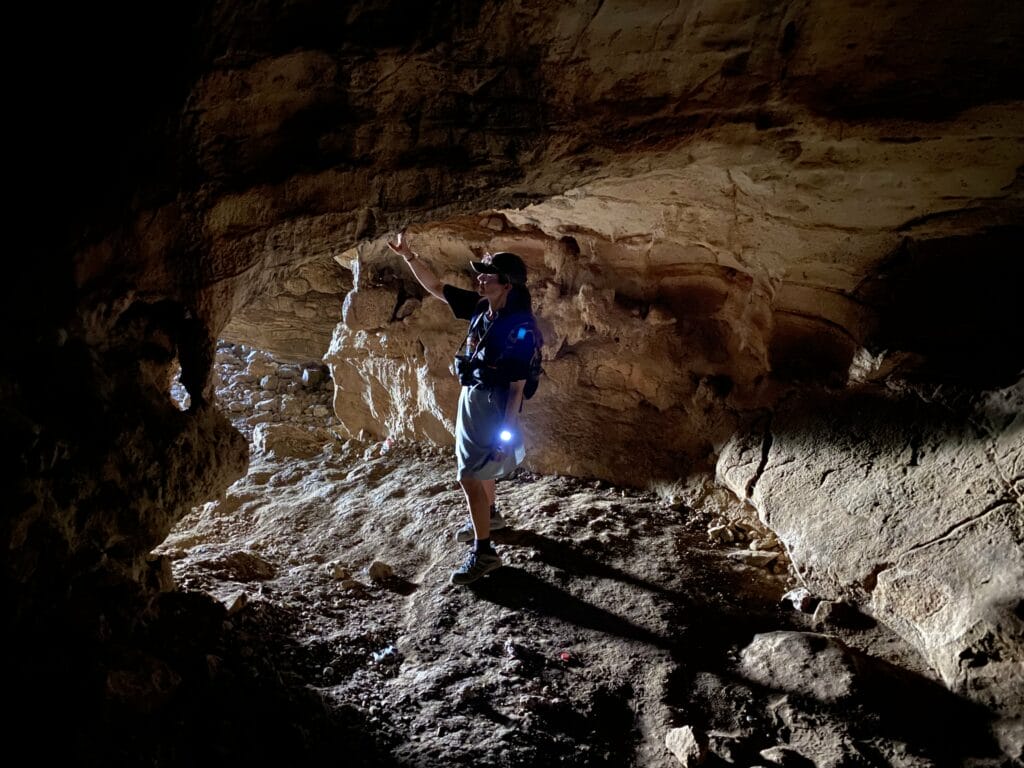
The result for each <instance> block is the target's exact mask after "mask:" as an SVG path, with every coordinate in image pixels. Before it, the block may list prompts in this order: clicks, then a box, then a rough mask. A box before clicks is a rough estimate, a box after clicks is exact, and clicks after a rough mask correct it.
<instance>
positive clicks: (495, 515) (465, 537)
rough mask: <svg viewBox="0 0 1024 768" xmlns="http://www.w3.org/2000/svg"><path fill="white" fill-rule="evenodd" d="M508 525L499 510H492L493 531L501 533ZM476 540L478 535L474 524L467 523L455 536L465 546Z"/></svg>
mask: <svg viewBox="0 0 1024 768" xmlns="http://www.w3.org/2000/svg"><path fill="white" fill-rule="evenodd" d="M506 525H508V523H506V522H505V518H503V517H502V516H501V513H500V512H499V511H498V510H497V509H493V508H492V509H491V530H492V531H500V530H501V529H502V528H504V527H505V526H506ZM474 538H476V533H475V532H474V531H473V524H472V523H466V524H465V525H464V526H462V527H461V528H459V530H458V532H457V533H456V534H455V540H456V541H458V542H461V543H463V544H468V543H469V542H471V541H473V539H474Z"/></svg>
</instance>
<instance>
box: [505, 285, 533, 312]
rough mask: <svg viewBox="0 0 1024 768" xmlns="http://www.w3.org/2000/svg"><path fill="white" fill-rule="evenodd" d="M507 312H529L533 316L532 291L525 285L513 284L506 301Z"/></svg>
mask: <svg viewBox="0 0 1024 768" xmlns="http://www.w3.org/2000/svg"><path fill="white" fill-rule="evenodd" d="M505 310H506V311H507V312H510V313H511V312H529V313H530V314H531V315H532V314H533V297H532V296H530V289H529V288H527V287H526V286H525V285H516V284H514V283H513V284H512V288H511V290H509V292H508V298H506V299H505Z"/></svg>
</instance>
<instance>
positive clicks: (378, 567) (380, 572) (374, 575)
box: [366, 560, 395, 581]
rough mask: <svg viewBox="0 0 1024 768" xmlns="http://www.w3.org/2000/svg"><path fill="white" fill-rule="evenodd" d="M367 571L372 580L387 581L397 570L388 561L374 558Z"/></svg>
mask: <svg viewBox="0 0 1024 768" xmlns="http://www.w3.org/2000/svg"><path fill="white" fill-rule="evenodd" d="M366 573H367V575H369V577H370V580H371V581H387V580H388V579H390V578H392V577H394V575H395V570H394V569H393V568H392V567H391V566H390V565H388V564H387V563H384V562H381V561H380V560H374V561H373V562H372V563H370V567H369V568H367V569H366Z"/></svg>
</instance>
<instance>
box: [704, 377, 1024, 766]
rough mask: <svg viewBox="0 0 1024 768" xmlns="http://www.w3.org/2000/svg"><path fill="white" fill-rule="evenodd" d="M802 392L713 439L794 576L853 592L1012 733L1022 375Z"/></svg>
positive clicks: (1012, 749) (1022, 641) (1023, 546)
mask: <svg viewBox="0 0 1024 768" xmlns="http://www.w3.org/2000/svg"><path fill="white" fill-rule="evenodd" d="M933 397H934V398H935V399H931V398H929V399H922V398H921V397H920V395H919V394H918V393H916V392H913V391H906V392H902V393H892V392H888V391H879V390H870V389H869V390H865V391H860V392H856V393H851V394H849V395H844V396H836V395H832V396H821V395H819V396H817V397H810V396H804V397H802V398H794V399H792V400H790V401H787V403H786V404H785V405H783V406H781V407H779V408H778V409H777V410H776V411H775V412H774V414H773V415H772V416H771V417H770V420H768V419H766V420H762V421H761V422H759V423H757V424H755V425H754V427H753V428H752V429H751V430H750V431H748V432H746V433H743V434H742V436H741V437H739V438H737V439H736V440H734V441H732V442H731V443H730V444H729V445H728V446H727V447H726V448H725V450H724V451H723V452H722V455H721V458H720V459H719V462H718V475H719V477H720V478H721V479H722V481H723V482H724V483H726V484H727V485H728V486H729V487H730V488H732V489H733V490H734V491H735V492H736V494H737V495H738V496H740V497H741V498H747V499H749V500H750V501H751V503H753V504H754V505H755V506H756V507H757V509H758V511H759V514H760V517H761V519H762V521H764V522H765V523H766V524H767V525H769V526H770V527H771V528H772V529H773V530H774V531H775V532H776V533H777V534H778V536H779V538H780V539H781V540H782V542H783V543H784V544H785V546H786V548H787V551H788V552H789V555H790V557H791V558H792V560H793V563H794V565H795V567H796V569H797V571H798V573H799V574H800V577H801V579H802V580H803V581H804V582H805V583H806V584H808V585H810V586H811V587H812V588H813V589H814V590H816V591H817V592H819V593H820V594H822V595H827V596H830V597H834V598H836V599H846V600H850V601H852V602H855V603H858V604H861V605H863V606H865V607H866V608H867V609H868V610H870V612H871V613H872V614H873V615H874V616H876V617H877V618H878V619H880V620H881V621H884V622H885V623H886V624H888V625H889V626H892V627H893V628H894V629H896V630H897V631H899V632H900V634H902V635H903V636H904V637H906V638H907V639H908V640H909V641H910V642H912V643H914V644H915V645H917V646H918V647H920V648H921V650H922V652H923V653H924V655H925V657H926V658H927V659H928V661H929V662H930V663H931V664H932V665H933V666H934V667H935V669H936V670H937V671H938V672H939V674H940V675H941V676H942V678H943V680H944V681H945V682H946V683H947V684H948V685H949V686H950V687H951V688H952V689H954V690H956V691H959V692H961V693H963V694H964V695H965V696H967V697H968V698H970V699H972V700H975V701H979V702H981V703H983V704H985V705H986V706H988V707H991V708H992V709H993V710H994V711H996V712H998V713H999V715H1000V717H1001V718H1002V722H1001V723H1000V724H999V730H1000V733H1001V734H1002V738H1003V739H1004V743H1005V747H1006V749H1007V752H1008V753H1011V754H1016V753H1018V752H1019V750H1020V749H1021V746H1022V744H1024V741H1022V738H1024V731H1022V728H1024V722H1022V721H1021V712H1022V711H1024V677H1022V675H1024V672H1022V663H1021V662H1022V660H1024V618H1022V617H1021V615H1020V614H1021V595H1022V594H1024V497H1022V495H1021V483H1022V478H1024V475H1022V469H1024V464H1022V462H1024V422H1022V418H1024V417H1022V414H1024V388H1022V385H1021V383H1018V384H1017V385H1015V386H1013V387H1010V388H1007V389H1004V390H1000V391H995V392H992V393H991V394H989V395H987V396H985V397H982V398H972V399H967V400H966V401H961V402H957V399H956V398H954V397H952V396H951V395H949V394H947V395H946V396H945V397H941V396H940V394H939V393H934V395H933Z"/></svg>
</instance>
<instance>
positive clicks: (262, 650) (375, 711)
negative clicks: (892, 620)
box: [157, 413, 1000, 768]
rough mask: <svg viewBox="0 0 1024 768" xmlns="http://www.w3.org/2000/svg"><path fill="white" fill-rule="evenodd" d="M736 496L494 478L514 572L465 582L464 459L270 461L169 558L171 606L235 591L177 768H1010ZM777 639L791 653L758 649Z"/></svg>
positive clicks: (167, 550) (911, 659)
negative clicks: (801, 569)
mask: <svg viewBox="0 0 1024 768" xmlns="http://www.w3.org/2000/svg"><path fill="white" fill-rule="evenodd" d="M241 416H242V415H240V414H238V413H236V414H235V417H236V418H241ZM730 499H731V497H730V496H729V495H728V494H727V493H725V492H724V491H722V490H721V489H716V488H714V486H713V484H712V483H711V481H710V479H709V478H704V479H703V480H700V479H698V480H693V481H691V483H690V485H689V486H687V487H685V488H684V487H680V488H679V489H676V492H675V494H674V495H671V496H669V497H666V496H665V495H664V494H662V495H658V494H655V493H652V492H646V491H642V490H637V489H628V488H618V487H612V486H610V485H608V484H606V483H604V482H601V481H594V480H583V479H574V478H567V477H551V476H538V475H534V474H531V473H529V472H526V471H519V472H518V473H517V474H516V475H514V476H513V477H512V478H510V479H508V480H506V481H503V482H500V483H499V485H498V506H499V508H500V510H501V511H502V513H503V515H504V516H505V517H506V518H507V519H508V521H509V523H510V526H509V528H507V529H506V530H504V531H500V532H496V533H495V534H494V541H495V543H496V545H497V550H498V552H499V554H500V556H501V558H502V559H503V561H504V566H503V567H502V568H500V569H499V570H497V571H495V572H494V573H492V574H489V575H487V576H485V577H484V578H482V579H481V580H479V581H477V582H476V583H474V584H472V585H470V586H468V587H457V586H452V585H451V584H450V583H449V576H450V574H451V572H452V570H453V569H454V568H455V567H457V566H458V564H459V562H460V561H461V559H462V558H463V557H464V556H465V555H466V553H467V552H468V547H467V545H464V544H459V543H457V542H456V541H455V538H454V534H455V532H456V530H457V529H458V528H459V527H460V526H461V525H462V524H464V522H465V521H466V519H467V518H466V511H465V505H464V501H463V498H462V494H461V492H460V491H459V490H458V486H457V484H456V483H455V481H454V461H453V458H452V456H451V449H448V448H438V447H434V446H427V445H415V444H393V445H390V446H385V445H382V444H375V443H360V442H357V441H354V440H351V441H348V442H345V443H343V442H341V441H337V442H334V443H331V444H329V445H327V446H326V447H325V449H324V450H323V451H322V452H321V453H319V454H317V455H315V456H312V457H309V458H295V457H280V458H278V457H275V456H273V455H267V454H261V453H258V452H255V451H254V454H253V457H252V463H251V467H250V470H249V473H248V475H247V476H246V477H245V478H243V479H241V480H239V481H238V482H237V483H235V484H234V485H233V486H231V488H230V489H229V490H228V491H227V493H226V495H225V496H224V497H223V498H222V499H219V500H216V501H211V502H210V503H207V504H205V505H203V506H201V507H198V508H196V509H195V510H194V511H193V512H192V513H191V514H190V515H189V516H187V517H186V518H185V519H184V520H182V521H181V523H180V525H179V526H178V527H177V528H176V529H175V531H174V532H173V534H172V535H171V536H170V537H169V538H168V539H167V541H166V542H165V543H164V544H163V545H162V546H161V547H160V548H159V550H157V554H162V555H166V556H167V557H168V558H169V559H170V561H171V563H172V566H173V573H174V577H175V579H176V581H177V584H178V590H177V592H175V593H174V595H175V598H174V599H177V600H180V601H182V603H183V605H184V604H185V603H189V604H190V605H192V604H193V603H194V605H192V608H191V609H190V610H192V611H193V612H194V610H195V605H202V604H203V602H202V601H203V600H208V598H207V596H212V597H213V598H215V602H214V601H208V602H209V603H210V605H211V606H213V607H212V608H210V609H209V613H210V620H209V627H208V630H205V631H208V637H207V638H206V643H207V645H209V644H212V643H215V644H216V645H217V649H218V650H217V651H216V652H215V653H206V654H205V664H206V665H207V669H205V670H204V675H203V676H202V677H203V679H204V680H205V681H206V682H204V683H202V685H201V686H200V689H199V690H197V691H195V692H194V694H193V695H192V696H191V697H190V698H189V699H188V701H191V702H202V703H201V704H198V703H197V704H195V710H193V711H190V712H188V713H184V712H183V713H182V715H181V718H180V722H179V723H178V725H177V726H174V727H172V736H173V738H168V739H167V741H168V742H169V743H173V744H174V745H176V746H173V747H172V746H168V747H166V748H165V749H166V750H168V751H169V753H168V754H166V755H164V757H165V758H167V760H166V762H168V763H174V764H188V763H189V762H190V759H191V757H192V753H191V751H194V752H195V761H196V762H197V763H199V762H209V763H210V764H217V763H218V762H227V763H234V764H243V763H248V764H253V763H259V764H275V765H282V764H284V765H313V764H316V765H322V764H325V765H356V766H385V765H388V766H391V765H394V766H422V767H424V768H426V767H428V766H459V765H472V766H548V765H560V766H672V765H680V764H687V765H691V764H692V765H695V764H697V762H698V761H701V760H702V761H703V764H704V765H711V766H716V765H737V766H755V765H764V766H771V765H784V766H801V765H805V766H806V765H815V766H819V768H824V767H826V766H854V765H858V766H859V765H863V766H890V765H891V766H945V765H949V766H953V765H958V766H959V765H978V766H982V765H985V766H989V765H991V766H996V765H1000V763H999V761H998V759H997V758H996V757H994V756H993V754H992V753H991V751H990V749H989V744H988V742H987V741H986V740H985V737H984V736H983V735H982V731H983V723H981V722H980V721H979V720H978V718H977V717H976V716H975V715H974V714H972V713H971V712H969V711H967V710H966V709H965V708H964V707H963V706H962V705H961V704H960V703H959V702H958V701H956V700H955V699H953V698H952V697H951V696H950V695H948V694H947V693H946V692H945V691H944V689H942V688H941V687H940V686H938V685H937V684H936V683H935V681H934V679H933V676H932V674H931V672H930V671H929V670H928V669H926V668H925V667H924V666H923V665H922V664H921V662H920V659H919V658H918V657H917V656H916V654H915V653H914V652H913V651H912V650H911V648H910V647H909V646H908V645H906V644H905V643H904V642H903V641H901V640H900V639H899V638H897V637H896V636H895V635H893V634H892V633H891V632H889V631H888V630H887V629H885V628H884V627H881V626H878V625H876V624H875V623H874V622H872V621H871V620H870V619H868V618H867V617H863V616H859V615H856V614H855V613H852V612H850V611H845V612H844V611H843V610H841V609H842V607H843V606H841V605H837V606H832V607H833V608H835V610H833V611H832V612H831V614H829V615H825V614H824V612H822V611H820V610H819V612H818V614H817V619H815V618H813V617H812V613H811V608H812V607H813V606H814V605H815V604H818V600H817V599H816V598H814V596H809V597H808V599H807V601H806V602H805V604H804V605H803V610H798V607H797V606H796V605H795V603H794V602H793V600H791V599H784V595H785V594H786V593H787V592H788V591H789V590H791V589H793V588H795V587H798V586H799V585H798V584H797V583H796V581H794V579H793V578H792V576H791V575H790V573H789V570H788V568H787V567H786V565H787V564H786V560H785V553H784V552H782V551H781V547H779V546H777V545H774V549H773V548H772V546H773V542H772V541H771V537H770V534H769V533H768V532H766V531H764V530H763V529H761V528H760V527H759V524H758V523H757V522H756V521H755V520H751V519H750V518H746V519H745V516H746V515H747V514H748V511H747V510H745V509H744V508H743V507H742V506H741V505H739V504H738V502H735V500H732V501H730ZM729 539H732V541H729ZM751 540H753V542H754V543H753V544H751ZM754 548H757V549H754ZM763 549H768V552H767V553H765V552H764V551H762V550H763ZM752 553H753V554H752ZM758 553H760V554H758ZM773 558H774V559H773ZM764 560H771V561H772V562H769V563H768V564H767V565H766V566H762V565H758V563H760V562H762V561H764ZM773 571H780V573H775V572H773ZM826 607H829V606H828V605H826ZM163 612H164V614H165V615H166V614H167V609H166V607H165V609H164V611H163ZM215 626H216V627H217V628H216V629H215ZM189 631H190V632H194V633H196V634H197V635H199V636H197V637H196V638H195V639H194V643H195V645H196V647H200V646H201V645H202V644H203V642H204V639H203V637H200V636H201V635H203V632H204V630H202V629H201V628H197V627H195V626H193V627H191V629H190V630H189ZM766 633H787V634H779V635H771V636H768V635H766ZM793 633H814V634H812V635H806V634H793ZM759 635H764V636H766V637H773V638H781V639H782V640H781V641H780V642H783V641H784V642H783V644H787V643H788V644H789V645H790V651H788V652H787V651H778V653H779V654H781V655H778V656H776V657H763V658H760V659H757V658H754V655H753V654H754V652H753V650H752V648H753V645H752V641H754V640H755V638H756V637H757V636H759ZM808 638H813V639H812V640H808ZM793 642H796V643H797V644H798V645H799V644H801V643H802V645H800V647H801V648H805V649H806V648H810V649H811V650H810V651H797V652H794V651H793V650H792V648H793V647H795V646H793ZM808 643H809V644H808ZM780 647H781V646H780ZM837 649H838V650H837ZM831 652H836V653H838V656H835V653H834V654H833V655H834V656H835V658H837V659H838V661H835V660H833V661H832V662H828V661H825V659H826V657H827V656H828V653H831ZM787 653H788V654H789V655H786V654H787ZM801 654H803V655H801ZM773 658H774V660H773ZM829 664H833V666H829ZM773 665H774V667H775V669H774V671H772V669H770V668H772V667H773ZM757 669H760V670H761V671H762V672H763V671H764V670H765V669H768V670H769V671H768V673H767V674H768V677H767V678H766V677H765V676H764V675H763V674H761V675H760V676H759V674H760V673H758V674H755V673H753V672H751V670H757ZM833 677H834V679H832V678H833ZM822 678H824V679H822ZM822 684H825V686H826V687H825V688H823V687H822ZM828 686H831V687H828ZM836 686H838V689H841V690H840V692H839V693H838V694H835V693H834V690H837V688H836ZM687 726H688V727H689V729H684V730H682V731H676V730H674V729H681V728H685V727H687ZM670 733H673V734H674V736H672V737H671V738H669V742H670V744H671V745H672V746H674V747H675V750H673V749H670V748H669V746H666V737H669V735H670ZM691 737H692V738H691ZM691 741H692V744H691V743H690V742H691ZM200 745H202V746H200ZM200 755H202V757H203V759H202V760H200V757H199V756H200Z"/></svg>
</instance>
